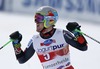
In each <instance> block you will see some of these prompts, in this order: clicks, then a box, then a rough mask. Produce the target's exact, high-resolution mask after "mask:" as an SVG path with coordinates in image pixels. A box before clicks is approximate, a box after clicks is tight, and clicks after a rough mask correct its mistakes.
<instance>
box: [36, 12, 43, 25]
mask: <svg viewBox="0 0 100 69" xmlns="http://www.w3.org/2000/svg"><path fill="white" fill-rule="evenodd" d="M35 22H36V23H43V22H44V16H43V15H41V14H39V13H36V15H35Z"/></svg>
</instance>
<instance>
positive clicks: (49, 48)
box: [38, 43, 64, 53]
mask: <svg viewBox="0 0 100 69" xmlns="http://www.w3.org/2000/svg"><path fill="white" fill-rule="evenodd" d="M62 47H64V43H63V44H59V45H53V46H48V47H45V48H41V49H38V52H40V53H42V52H46V51H52V50H56V49H59V48H62Z"/></svg>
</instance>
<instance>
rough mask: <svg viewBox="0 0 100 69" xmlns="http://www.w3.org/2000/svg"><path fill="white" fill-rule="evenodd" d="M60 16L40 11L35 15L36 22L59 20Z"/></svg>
mask: <svg viewBox="0 0 100 69" xmlns="http://www.w3.org/2000/svg"><path fill="white" fill-rule="evenodd" d="M57 18H58V17H55V16H43V15H41V14H39V13H37V14H36V15H35V22H36V23H44V22H45V20H57Z"/></svg>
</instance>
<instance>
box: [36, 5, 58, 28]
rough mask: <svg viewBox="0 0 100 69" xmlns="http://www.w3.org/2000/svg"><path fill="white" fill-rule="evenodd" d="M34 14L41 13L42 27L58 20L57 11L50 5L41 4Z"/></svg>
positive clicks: (53, 23)
mask: <svg viewBox="0 0 100 69" xmlns="http://www.w3.org/2000/svg"><path fill="white" fill-rule="evenodd" d="M36 14H40V15H42V17H43V18H42V21H43V23H44V27H45V28H48V27H50V26H52V25H55V23H56V22H57V20H58V13H57V11H56V10H55V9H54V8H52V7H50V6H43V7H40V8H39V9H37V12H36ZM38 20H40V19H38Z"/></svg>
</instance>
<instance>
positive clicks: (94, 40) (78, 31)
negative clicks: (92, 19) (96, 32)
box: [75, 29, 100, 44]
mask: <svg viewBox="0 0 100 69" xmlns="http://www.w3.org/2000/svg"><path fill="white" fill-rule="evenodd" d="M75 31H76V32H79V33H81V34H83V35H85V36H87V37H88V38H90V39H92V40H94V41H95V42H97V43H99V44H100V41H98V40H96V39H94V38H93V37H91V36H89V35H87V34H85V33H83V32H81V31H80V30H78V29H75Z"/></svg>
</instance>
